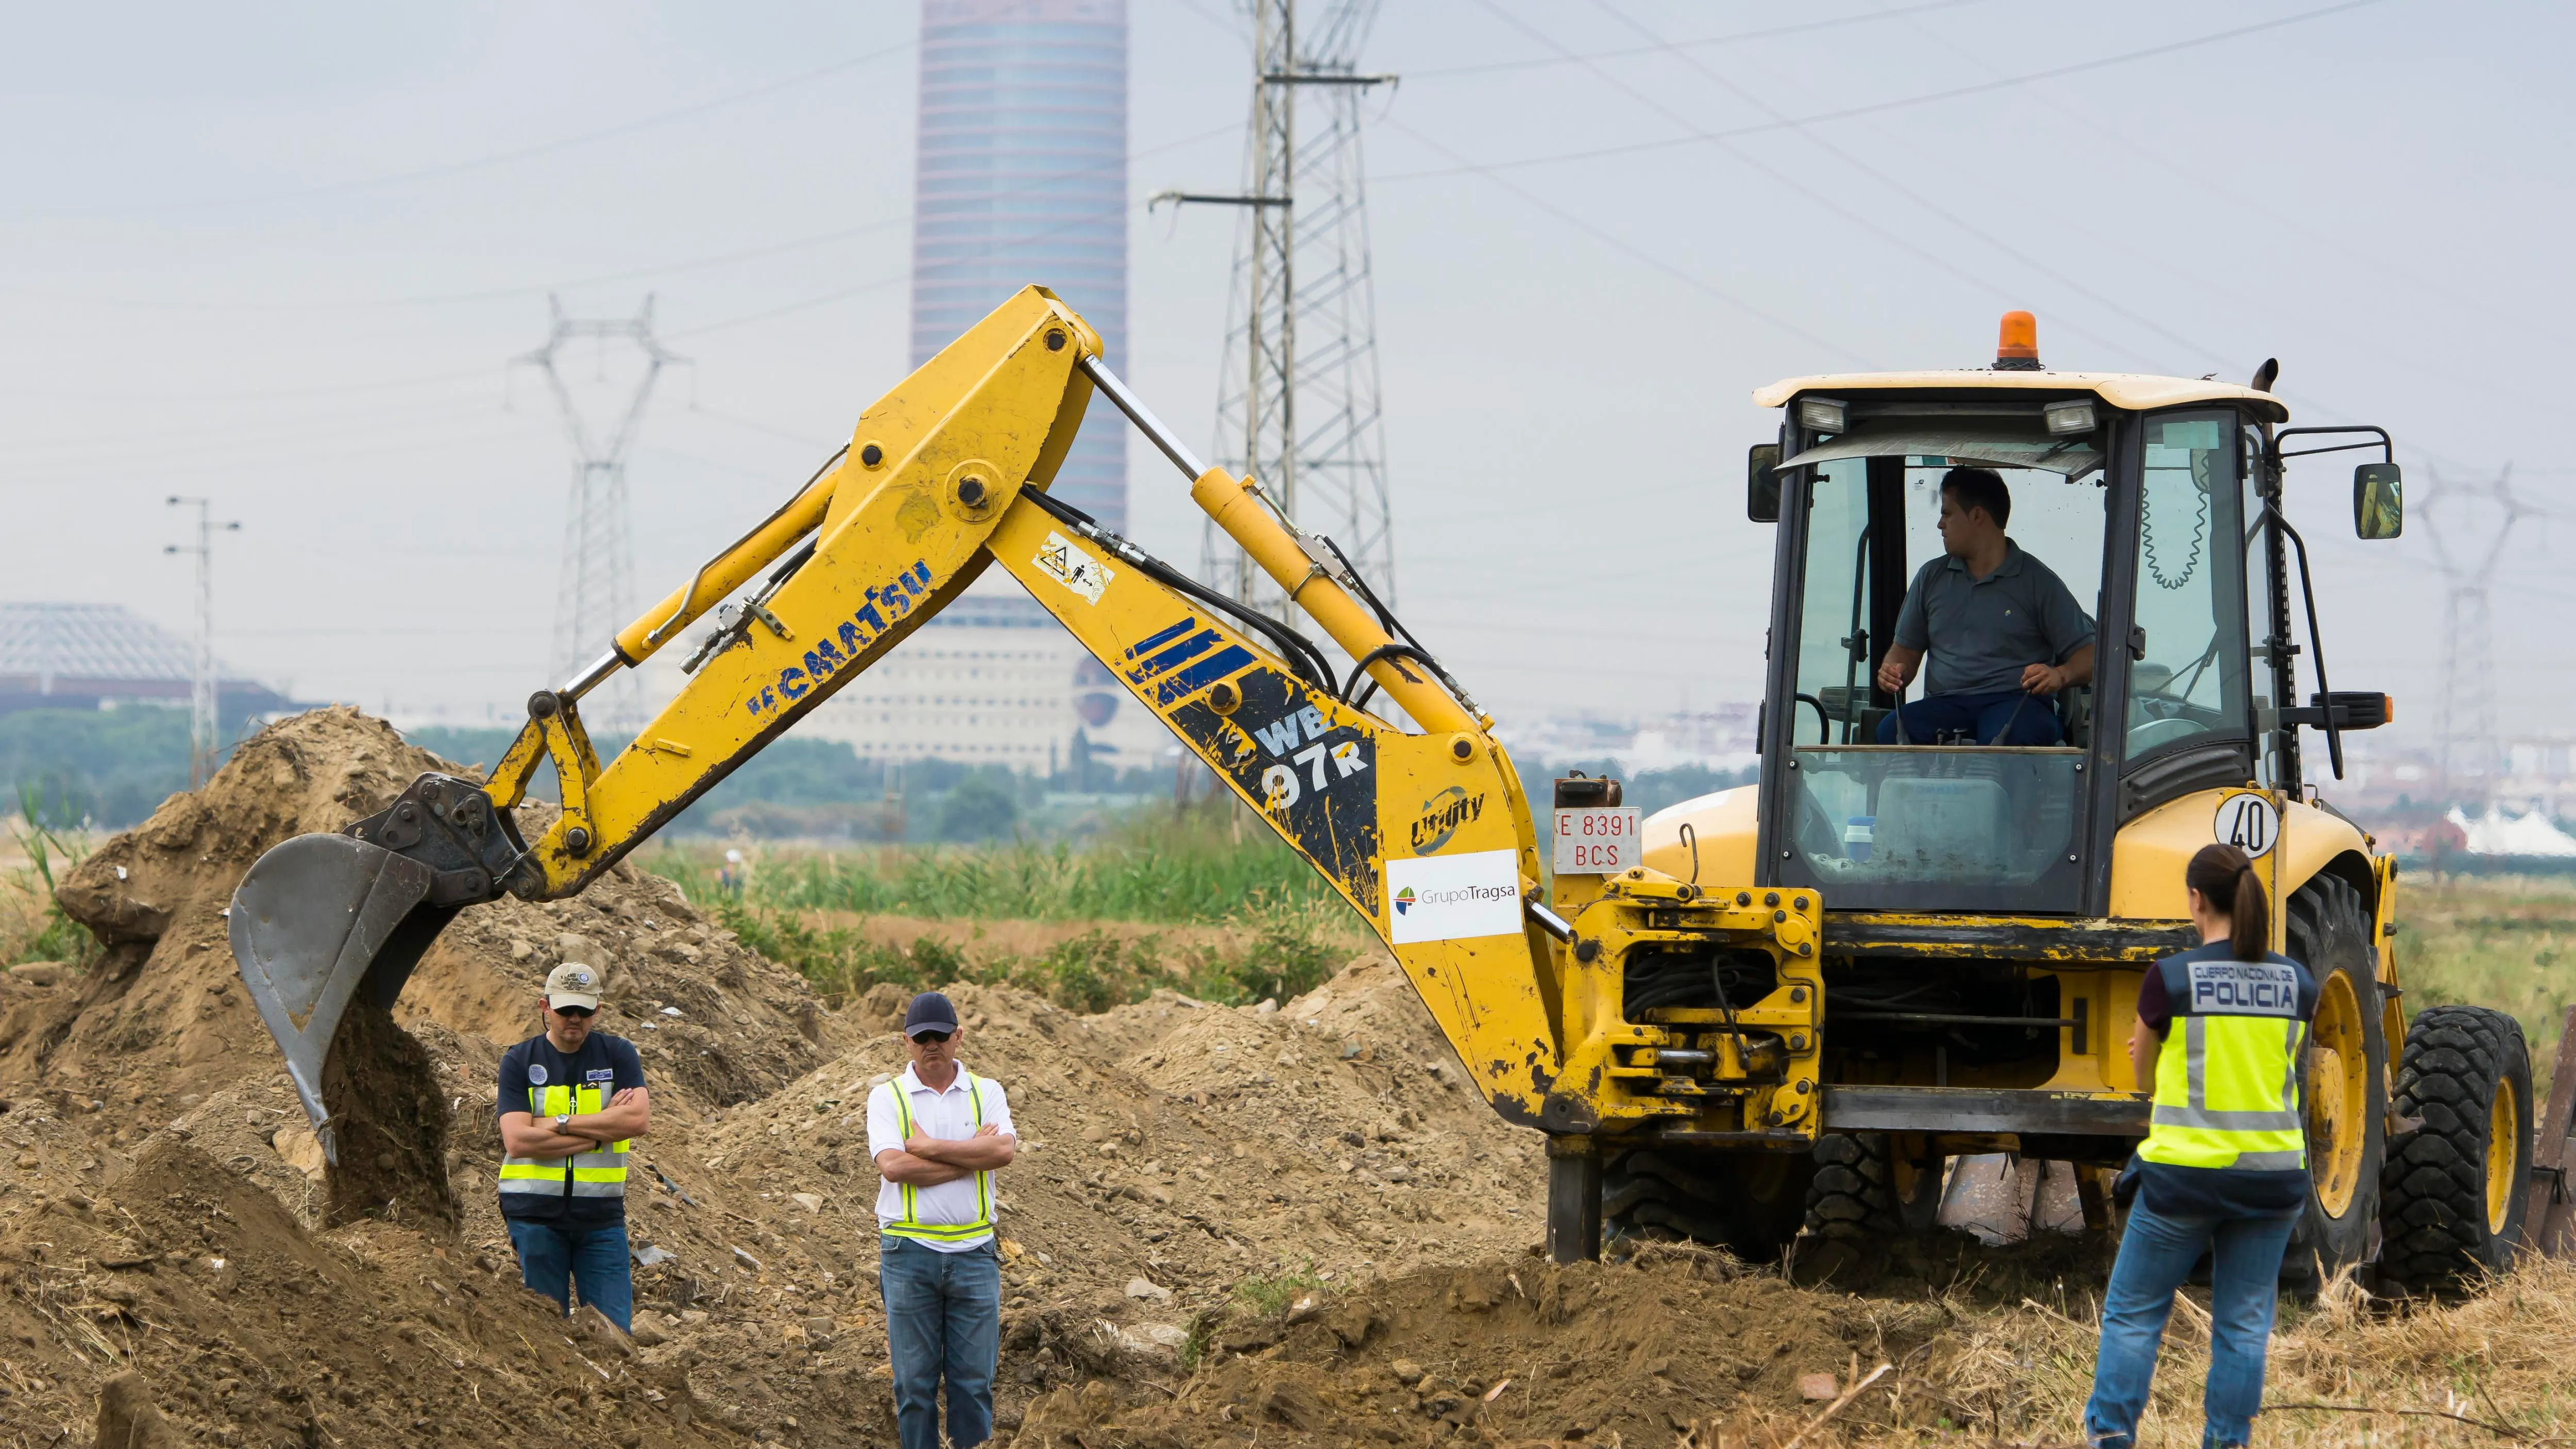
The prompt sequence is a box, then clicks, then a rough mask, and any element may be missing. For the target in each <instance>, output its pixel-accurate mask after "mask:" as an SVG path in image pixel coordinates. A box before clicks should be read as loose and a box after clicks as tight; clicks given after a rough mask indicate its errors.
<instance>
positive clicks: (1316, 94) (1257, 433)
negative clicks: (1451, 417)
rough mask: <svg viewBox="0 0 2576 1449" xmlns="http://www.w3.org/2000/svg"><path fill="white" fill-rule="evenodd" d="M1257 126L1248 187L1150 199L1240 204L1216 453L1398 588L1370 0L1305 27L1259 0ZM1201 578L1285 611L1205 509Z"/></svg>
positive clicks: (1382, 591) (1375, 581) (1290, 7)
mask: <svg viewBox="0 0 2576 1449" xmlns="http://www.w3.org/2000/svg"><path fill="white" fill-rule="evenodd" d="M1251 9H1252V18H1253V47H1252V61H1253V78H1252V126H1251V136H1250V139H1249V142H1248V144H1247V147H1246V155H1245V161H1244V175H1245V187H1244V190H1243V192H1242V193H1241V194H1239V195H1205V194H1199V193H1193V192H1177V191H1175V192H1166V193H1164V194H1163V195H1162V196H1160V197H1157V198H1156V201H1157V202H1161V201H1166V200H1168V201H1174V202H1182V203H1193V202H1195V203H1205V204H1211V205H1221V206H1235V207H1240V208H1242V209H1243V213H1244V215H1243V220H1242V222H1241V224H1240V228H1239V230H1238V232H1237V237H1236V244H1235V259H1234V283H1233V288H1232V295H1231V297H1230V298H1229V300H1228V303H1227V331H1226V342H1225V363H1224V368H1223V371H1222V373H1221V376H1222V378H1223V381H1222V382H1221V383H1220V384H1219V392H1218V397H1217V424H1216V448H1215V453H1216V456H1217V460H1218V462H1219V463H1220V464H1221V465H1223V466H1224V467H1226V468H1228V469H1230V470H1232V471H1234V472H1237V473H1247V474H1250V475H1251V476H1252V477H1254V478H1256V479H1258V480H1259V481H1260V483H1261V486H1262V487H1263V489H1264V490H1266V491H1267V492H1268V493H1269V495H1270V497H1271V499H1272V500H1273V501H1274V502H1275V503H1277V504H1278V506H1279V509H1280V511H1281V512H1282V513H1284V514H1286V515H1287V517H1288V519H1289V521H1290V522H1292V523H1294V524H1295V525H1297V526H1298V527H1299V528H1301V529H1304V530H1306V531H1308V532H1312V533H1322V534H1328V535H1330V536H1331V537H1332V538H1333V539H1334V541H1335V542H1336V543H1338V544H1340V545H1341V548H1342V551H1343V553H1344V555H1345V556H1347V557H1348V558H1349V560H1350V562H1351V564H1352V565H1353V566H1354V567H1355V568H1357V569H1358V570H1359V572H1360V575H1361V576H1362V577H1363V578H1365V579H1367V580H1368V581H1369V583H1370V584H1371V585H1372V586H1373V587H1374V588H1375V589H1376V590H1377V591H1378V593H1379V595H1380V596H1381V597H1383V598H1385V599H1387V600H1388V601H1389V602H1392V601H1393V599H1394V597H1395V533H1394V529H1393V526H1392V523H1391V521H1390V519H1389V517H1388V509H1387V484H1386V434H1385V427H1384V423H1383V418H1382V412H1381V400H1380V395H1379V391H1378V372H1377V299H1376V294H1375V290H1374V284H1373V282H1372V280H1371V277H1370V270H1369V236H1368V199H1367V195H1366V193H1365V190H1364V188H1363V183H1362V169H1361V157H1360V101H1361V99H1362V97H1363V96H1364V95H1365V94H1366V93H1367V91H1368V90H1369V89H1370V88H1372V87H1375V86H1379V85H1385V84H1390V83H1392V82H1393V81H1394V80H1395V79H1396V78H1395V77H1394V76H1391V75H1362V74H1360V73H1359V72H1358V58H1359V49H1360V43H1361V42H1362V41H1363V40H1364V39H1366V38H1367V35H1368V30H1369V27H1370V25H1371V24H1373V23H1374V22H1375V21H1376V19H1377V9H1378V6H1377V0H1329V3H1327V4H1326V5H1324V7H1323V16H1322V19H1321V20H1320V22H1319V23H1317V24H1316V25H1314V26H1313V27H1311V28H1309V29H1307V30H1305V31H1302V32H1301V31H1300V30H1299V28H1298V26H1297V6H1296V3H1295V0H1252V3H1251ZM1201 569H1202V571H1203V572H1204V574H1205V575H1206V577H1207V580H1208V582H1209V583H1210V584H1211V585H1213V586H1215V587H1217V588H1220V589H1224V590H1226V591H1227V592H1229V593H1231V594H1232V595H1234V597H1236V598H1237V599H1240V600H1242V601H1244V602H1246V603H1249V604H1253V605H1255V606H1257V607H1260V608H1264V609H1267V610H1269V611H1270V612H1273V613H1276V612H1278V611H1279V610H1280V609H1281V608H1283V607H1284V601H1283V600H1282V598H1281V596H1280V592H1279V590H1278V589H1277V588H1276V587H1275V586H1273V585H1272V584H1271V583H1270V582H1269V581H1268V580H1267V579H1266V578H1264V577H1262V576H1261V574H1260V572H1259V571H1258V570H1257V569H1255V568H1254V567H1253V566H1252V563H1251V561H1250V560H1249V559H1247V558H1245V557H1244V555H1243V552H1242V550H1241V549H1239V548H1237V547H1235V546H1234V542H1233V540H1232V539H1231V538H1228V537H1227V536H1226V535H1225V534H1223V533H1222V532H1220V531H1218V530H1217V529H1216V528H1215V527H1214V526H1213V525H1210V526H1209V527H1208V528H1207V530H1206V532H1205V534H1204V536H1203V543H1202V551H1201Z"/></svg>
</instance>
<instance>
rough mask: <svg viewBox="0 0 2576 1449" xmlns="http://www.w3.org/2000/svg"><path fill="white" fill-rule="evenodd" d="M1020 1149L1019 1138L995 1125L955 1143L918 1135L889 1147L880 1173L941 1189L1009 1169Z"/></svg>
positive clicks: (879, 1159)
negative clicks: (959, 1180) (900, 1144)
mask: <svg viewBox="0 0 2576 1449" xmlns="http://www.w3.org/2000/svg"><path fill="white" fill-rule="evenodd" d="M1019 1149H1020V1139H1019V1138H1017V1137H1012V1136H1007V1135H1005V1134H1004V1133H1003V1132H1002V1129H1001V1128H1000V1126H998V1125H997V1124H995V1123H991V1122H987V1123H985V1124H984V1125H983V1126H981V1127H978V1128H976V1129H975V1135H974V1136H972V1137H963V1138H957V1139H953V1140H952V1139H949V1138H944V1137H925V1136H923V1135H922V1134H920V1133H918V1132H915V1133H914V1134H912V1136H910V1137H908V1138H906V1139H905V1140H904V1144H903V1145H902V1146H901V1147H889V1148H887V1149H886V1150H885V1151H883V1152H880V1153H878V1154H877V1171H879V1172H881V1173H883V1174H885V1178H886V1181H888V1182H901V1183H908V1184H910V1185H912V1186H914V1187H937V1186H938V1185H939V1184H941V1183H943V1182H955V1181H956V1180H958V1179H959V1178H961V1177H972V1176H974V1175H975V1174H976V1173H979V1172H991V1171H992V1170H993V1169H995V1168H997V1167H1008V1166H1010V1165H1011V1157H1012V1155H1013V1154H1014V1153H1016V1152H1018V1151H1019Z"/></svg>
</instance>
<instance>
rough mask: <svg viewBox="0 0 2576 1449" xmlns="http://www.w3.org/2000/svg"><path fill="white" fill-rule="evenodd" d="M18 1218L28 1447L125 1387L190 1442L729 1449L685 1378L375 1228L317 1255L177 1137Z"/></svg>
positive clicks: (11, 1294)
mask: <svg viewBox="0 0 2576 1449" xmlns="http://www.w3.org/2000/svg"><path fill="white" fill-rule="evenodd" d="M13 1206H14V1207H16V1208H17V1209H18V1211H17V1212H16V1214H15V1216H14V1220H13V1221H11V1222H10V1223H9V1224H8V1226H7V1227H6V1228H5V1229H0V1281H5V1282H6V1284H7V1288H8V1291H7V1292H6V1293H5V1294H0V1334H5V1335H6V1336H7V1337H8V1339H9V1340H11V1350H10V1353H9V1357H8V1363H9V1368H8V1372H7V1375H6V1377H7V1379H8V1380H9V1383H8V1386H7V1388H6V1389H5V1390H0V1392H5V1393H6V1394H7V1395H8V1397H7V1400H6V1403H7V1405H8V1407H7V1410H6V1415H5V1416H6V1418H7V1419H8V1421H9V1422H10V1423H11V1424H12V1425H14V1426H15V1427H17V1428H18V1429H20V1430H22V1431H25V1432H28V1433H31V1434H33V1433H40V1432H42V1431H43V1430H44V1429H46V1428H53V1429H58V1430H61V1431H63V1432H64V1433H68V1434H71V1435H72V1436H74V1437H72V1438H70V1439H68V1440H63V1441H61V1442H67V1443H86V1442H88V1440H87V1439H86V1437H84V1436H85V1435H86V1432H87V1429H88V1427H89V1426H90V1424H91V1422H92V1416H93V1413H94V1409H93V1404H94V1402H95V1400H96V1397H97V1392H98V1390H97V1385H98V1382H99V1380H100V1379H101V1378H102V1377H103V1376H105V1375H106V1374H109V1373H113V1372H130V1373H133V1374H135V1375H137V1376H138V1378H139V1380H140V1388H141V1391H142V1396H143V1397H144V1398H145V1399H146V1400H147V1401H148V1402H151V1403H153V1404H156V1405H157V1406H158V1409H159V1412H160V1414H161V1415H162V1416H164V1417H165V1418H166V1419H168V1420H169V1421H170V1423H171V1425H172V1426H173V1427H174V1428H175V1429H177V1431H178V1434H179V1438H180V1439H181V1440H182V1441H183V1442H190V1443H212V1444H226V1445H233V1444H259V1445H266V1444H277V1443H297V1442H301V1443H308V1444H319V1443H340V1444H391V1443H396V1442H404V1443H410V1442H423V1441H432V1440H439V1439H452V1440H457V1441H461V1442H483V1443H499V1442H504V1441H509V1440H516V1439H520V1438H524V1437H525V1436H526V1434H527V1432H528V1430H529V1429H530V1428H531V1427H533V1426H543V1427H542V1429H541V1432H544V1431H552V1434H553V1436H556V1437H561V1438H563V1439H564V1442H575V1440H576V1439H579V1440H581V1441H584V1442H588V1441H591V1440H593V1439H594V1438H595V1439H596V1441H597V1442H614V1443H618V1444H638V1443H651V1444H698V1443H711V1442H734V1436H733V1435H732V1434H730V1433H728V1432H724V1431H722V1430H721V1429H720V1428H719V1427H718V1426H717V1425H716V1424H713V1423H709V1422H706V1421H707V1420H708V1419H710V1418H712V1417H715V1415H714V1414H713V1412H712V1411H710V1410H709V1409H708V1407H707V1406H706V1405H704V1404H703V1403H702V1402H701V1401H699V1400H697V1399H696V1398H695V1397H694V1396H693V1395H692V1394H691V1393H690V1391H689V1387H688V1384H687V1382H686V1380H685V1378H684V1377H682V1376H679V1375H676V1374H670V1373H664V1372H657V1371H655V1370H653V1369H651V1368H649V1367H648V1366H645V1365H642V1364H639V1363H637V1362H635V1361H633V1360H632V1359H631V1358H630V1357H628V1356H627V1355H628V1353H629V1352H631V1351H630V1350H627V1349H625V1348H623V1347H622V1346H621V1345H619V1344H618V1343H617V1342H615V1341H614V1339H613V1337H611V1336H610V1335H607V1334H604V1333H602V1334H598V1335H594V1336H588V1337H583V1338H578V1339H576V1338H572V1337H567V1325H566V1324H565V1322H564V1320H563V1319H561V1318H560V1317H558V1316H557V1315H556V1312H555V1308H554V1305H553V1304H551V1303H548V1302H546V1301H544V1300H543V1299H541V1298H538V1297H537V1296H536V1295H535V1294H532V1293H530V1292H528V1291H527V1290H526V1289H524V1288H522V1287H520V1286H519V1285H518V1284H517V1282H516V1281H515V1279H514V1278H511V1277H507V1276H503V1275H500V1274H498V1273H497V1272H496V1271H495V1268H496V1265H495V1264H494V1263H493V1262H492V1260H491V1259H490V1258H489V1257H488V1256H487V1255H466V1254H456V1253H451V1252H450V1251H449V1250H448V1249H446V1248H444V1247H438V1246H434V1245H432V1244H431V1243H429V1242H428V1241H427V1240H425V1239H423V1238H422V1237H421V1236H420V1235H418V1234H415V1233H409V1232H405V1231H404V1230H401V1229H398V1228H391V1227H385V1226H382V1225H365V1226H361V1227H356V1228H352V1229H349V1230H347V1231H345V1232H343V1233H340V1234H335V1235H332V1236H328V1237H317V1236H315V1235H313V1234H311V1233H309V1232H307V1231H306V1230H305V1228H304V1227H303V1225H302V1224H300V1223H299V1222H297V1220H296V1219H295V1218H294V1216H292V1215H291V1214H289V1213H288V1212H286V1211H285V1210H284V1209H283V1208H281V1207H280V1206H279V1204H278V1203H277V1201H276V1200H275V1199H274V1198H272V1197H271V1196H269V1194H267V1193H266V1192H263V1191H261V1190H260V1189H259V1188H258V1187H257V1186H255V1185H253V1184H251V1183H249V1182H246V1181H243V1180H242V1179H240V1178H239V1177H238V1176H236V1175H235V1174H233V1173H231V1172H228V1171H226V1170H224V1168H223V1167H222V1165H221V1164H219V1163H218V1162H216V1161H215V1160H214V1159H213V1158H211V1157H209V1156H208V1155H206V1154H205V1153H203V1152H201V1151H199V1150H197V1149H196V1148H195V1147H194V1146H193V1145H191V1144H190V1143H189V1142H188V1141H187V1140H186V1139H185V1138H184V1137H182V1136H180V1135H178V1134H176V1133H171V1134H165V1135H163V1136H162V1137H160V1138H159V1139H157V1140H156V1141H155V1142H154V1143H153V1144H152V1146H151V1147H150V1148H149V1149H148V1150H146V1151H145V1152H144V1154H143V1155H142V1157H141V1158H140V1159H139V1160H138V1161H137V1162H136V1163H135V1165H134V1167H133V1169H132V1170H131V1171H130V1172H129V1173H127V1174H126V1176H125V1177H124V1178H123V1179H121V1180H120V1181H119V1182H118V1183H117V1184H116V1185H115V1186H114V1187H113V1188H112V1189H111V1190H109V1191H108V1192H107V1193H106V1194H104V1195H102V1196H100V1197H97V1198H94V1199H93V1198H90V1197H88V1196H85V1195H77V1194H66V1195H63V1196H59V1197H52V1198H48V1199H44V1200H41V1201H36V1202H32V1203H20V1204H13ZM128 1397H129V1398H130V1397H131V1393H130V1391H129V1393H128ZM44 1437H45V1441H48V1442H50V1441H52V1440H53V1439H54V1436H53V1435H51V1434H47V1435H45V1436H44ZM30 1442H38V1441H35V1440H31V1441H30Z"/></svg>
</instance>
